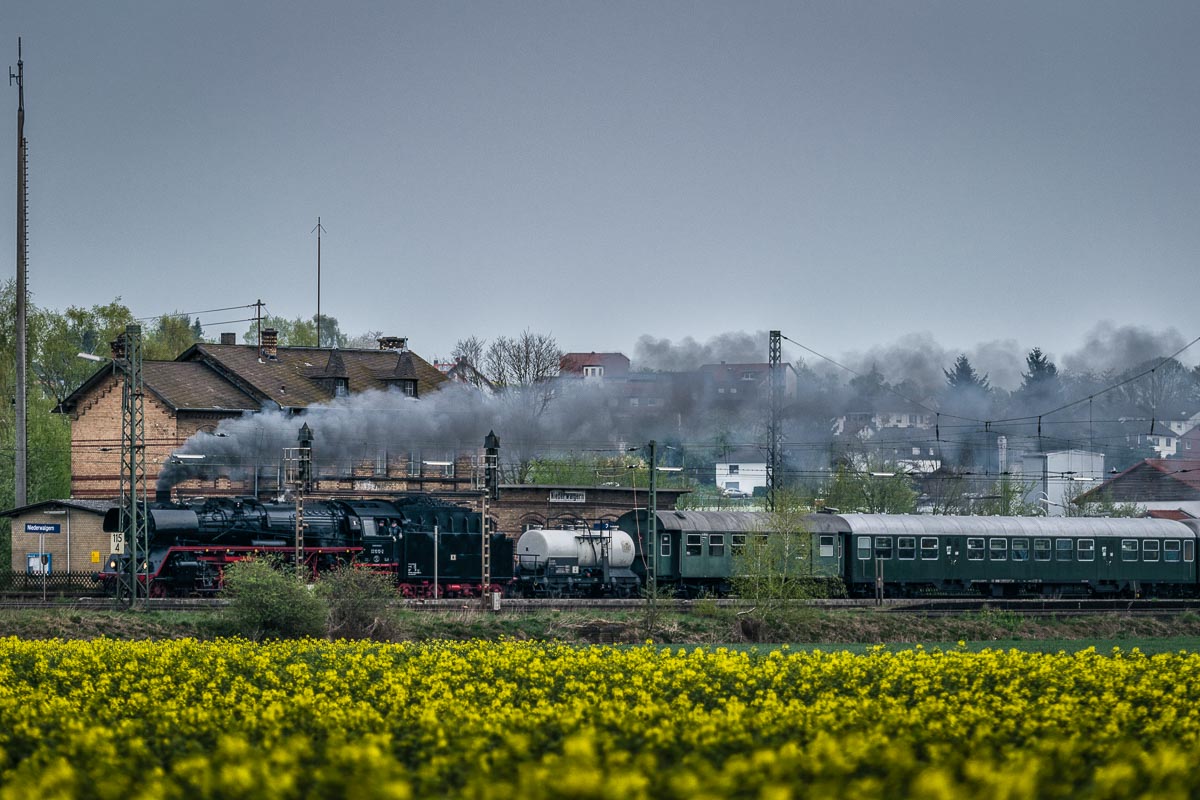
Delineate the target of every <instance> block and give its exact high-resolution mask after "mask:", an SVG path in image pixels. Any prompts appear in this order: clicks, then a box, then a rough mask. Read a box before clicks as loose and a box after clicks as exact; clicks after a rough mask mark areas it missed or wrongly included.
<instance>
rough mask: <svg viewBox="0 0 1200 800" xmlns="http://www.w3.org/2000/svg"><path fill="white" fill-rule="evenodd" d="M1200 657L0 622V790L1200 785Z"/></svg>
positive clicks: (828, 790)
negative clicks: (336, 636)
mask: <svg viewBox="0 0 1200 800" xmlns="http://www.w3.org/2000/svg"><path fill="white" fill-rule="evenodd" d="M1198 765H1200V656H1196V655H1191V654H1185V653H1178V654H1170V655H1159V656H1153V657H1150V656H1146V655H1143V654H1141V653H1139V652H1138V651H1137V650H1133V651H1131V652H1121V651H1114V652H1113V653H1112V654H1098V653H1096V652H1094V651H1085V652H1081V653H1077V654H1058V655H1039V654H1028V653H1021V652H1017V651H1008V652H1003V651H985V652H983V653H969V652H966V651H965V650H951V651H946V652H943V651H938V650H934V651H926V650H922V649H917V650H913V651H905V652H898V653H892V652H886V651H884V650H883V649H878V650H876V651H874V652H871V653H868V654H866V655H851V654H846V653H822V652H819V651H818V652H812V653H790V652H780V651H774V652H770V653H758V652H749V653H747V652H733V651H727V650H725V649H716V650H704V649H699V648H697V649H692V650H687V649H684V648H678V649H673V648H668V647H656V646H652V645H647V646H643V647H634V648H626V649H617V648H610V647H588V648H577V647H570V646H565V645H556V644H545V643H518V642H499V643H495V642H474V643H467V644H453V643H440V644H395V645H382V644H372V643H352V642H334V643H330V642H321V641H304V642H286V643H276V644H265V645H257V644H251V643H249V642H245V641H223V642H216V643H201V642H196V641H190V640H185V641H175V642H122V641H110V640H98V641H91V642H57V641H56V642H28V641H20V640H17V639H0V770H2V775H0V798H33V797H36V798H67V797H97V798H114V800H115V798H138V797H141V798H228V797H253V798H301V797H314V798H323V797H346V798H375V797H381V798H407V797H468V798H509V797H522V798H549V797H610V798H622V799H624V798H640V797H669V798H675V797H678V798H703V797H713V798H723V797H752V798H772V799H774V798H787V797H814V798H825V797H847V798H850V797H853V798H893V797H906V796H907V797H928V798H959V797H978V798H1034V797H1037V798H1053V797H1096V798H1121V797H1189V796H1196V795H1197V794H1200V767H1198Z"/></svg>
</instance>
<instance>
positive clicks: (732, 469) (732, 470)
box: [729, 464, 739, 475]
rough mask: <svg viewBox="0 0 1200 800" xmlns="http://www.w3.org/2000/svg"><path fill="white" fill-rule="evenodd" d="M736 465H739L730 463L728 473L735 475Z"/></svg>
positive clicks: (736, 472) (736, 471)
mask: <svg viewBox="0 0 1200 800" xmlns="http://www.w3.org/2000/svg"><path fill="white" fill-rule="evenodd" d="M738 466H739V465H737V464H730V465H729V474H730V475H737V474H738Z"/></svg>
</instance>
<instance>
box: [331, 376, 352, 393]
mask: <svg viewBox="0 0 1200 800" xmlns="http://www.w3.org/2000/svg"><path fill="white" fill-rule="evenodd" d="M348 394H350V379H349V378H334V379H333V396H334V397H345V396H346V395H348Z"/></svg>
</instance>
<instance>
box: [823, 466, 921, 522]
mask: <svg viewBox="0 0 1200 800" xmlns="http://www.w3.org/2000/svg"><path fill="white" fill-rule="evenodd" d="M824 495H825V505H826V506H827V507H830V508H836V509H838V510H839V511H842V512H846V513H852V512H860V513H866V514H911V513H913V511H914V510H915V509H916V507H917V497H918V495H917V491H916V490H915V489H914V488H913V486H912V481H911V479H910V478H909V476H908V475H906V474H905V473H903V472H900V471H899V470H898V469H897V468H896V467H895V466H894V465H892V464H887V463H885V464H879V465H875V466H871V465H868V466H867V468H865V469H856V468H854V467H852V466H849V465H846V464H843V465H842V466H840V467H838V470H837V472H836V473H834V475H833V478H832V479H831V480H830V482H829V485H828V486H827V487H826V489H825V492H824Z"/></svg>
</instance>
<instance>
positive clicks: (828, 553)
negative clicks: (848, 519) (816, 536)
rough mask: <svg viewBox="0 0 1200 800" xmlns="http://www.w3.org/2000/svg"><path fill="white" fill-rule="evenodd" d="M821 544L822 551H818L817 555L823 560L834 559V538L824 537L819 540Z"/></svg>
mask: <svg viewBox="0 0 1200 800" xmlns="http://www.w3.org/2000/svg"><path fill="white" fill-rule="evenodd" d="M819 544H820V550H818V551H817V554H818V555H819V556H820V557H821V558H833V537H832V536H822V537H821V538H820V540H819Z"/></svg>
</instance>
